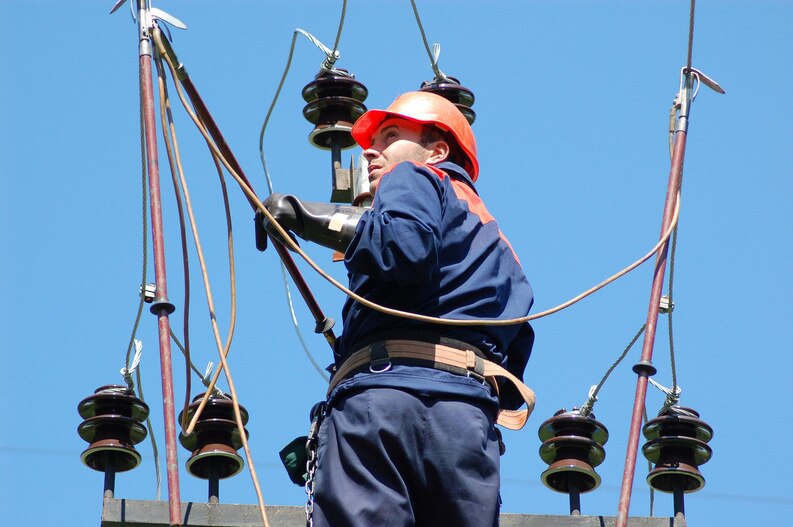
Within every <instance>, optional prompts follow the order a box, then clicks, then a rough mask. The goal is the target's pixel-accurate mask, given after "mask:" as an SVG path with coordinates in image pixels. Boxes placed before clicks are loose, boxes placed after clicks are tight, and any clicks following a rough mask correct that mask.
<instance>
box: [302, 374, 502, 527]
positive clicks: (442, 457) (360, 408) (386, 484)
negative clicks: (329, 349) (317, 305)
mask: <svg viewBox="0 0 793 527" xmlns="http://www.w3.org/2000/svg"><path fill="white" fill-rule="evenodd" d="M495 412H496V409H495V408H494V406H493V405H487V404H484V403H479V402H477V401H469V400H465V399H461V398H459V397H444V396H437V395H433V396H421V395H416V394H413V393H410V392H407V391H403V390H399V389H394V388H371V387H370V388H367V389H365V390H363V391H357V392H356V391H353V392H352V393H345V394H342V395H340V396H339V397H338V398H337V399H336V400H334V401H333V402H332V404H331V405H330V407H329V409H328V415H327V417H326V418H325V420H324V422H323V423H322V426H321V427H320V431H319V448H318V454H317V455H318V462H317V474H316V480H315V508H314V516H313V518H314V526H315V527H326V526H327V527H359V526H360V527H381V526H382V527H386V526H387V527H440V526H446V525H448V526H454V527H494V526H497V525H498V515H499V508H500V502H501V500H500V496H499V463H500V460H499V446H498V437H497V435H496V431H495V429H494V421H495Z"/></svg>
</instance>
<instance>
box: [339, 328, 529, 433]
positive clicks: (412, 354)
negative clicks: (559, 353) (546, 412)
mask: <svg viewBox="0 0 793 527" xmlns="http://www.w3.org/2000/svg"><path fill="white" fill-rule="evenodd" d="M391 359H397V360H398V361H400V362H402V361H404V362H407V363H411V364H416V365H421V366H427V367H431V368H435V369H439V370H444V371H448V372H451V373H456V374H458V375H471V374H473V375H475V376H478V377H480V378H484V379H486V380H487V381H488V382H489V383H490V384H491V385H493V386H496V381H495V378H496V377H503V378H506V379H507V380H509V381H510V382H511V383H512V384H513V385H514V386H515V388H517V389H518V392H520V395H521V397H522V398H523V400H524V401H525V402H526V405H527V408H526V409H524V410H504V409H500V410H499V412H498V418H497V419H496V423H498V424H499V425H501V426H503V427H505V428H509V429H510V430H520V429H521V428H523V425H525V424H526V421H527V420H528V419H529V415H531V412H532V411H533V410H534V403H535V401H536V397H535V395H534V392H533V391H532V390H531V388H529V387H528V386H526V385H525V384H523V382H521V380H520V379H518V378H517V377H515V376H514V375H513V374H512V373H510V372H509V371H507V370H506V369H505V368H503V367H502V366H500V365H498V364H496V363H495V362H492V361H489V360H487V359H484V358H482V357H480V356H478V355H477V354H476V353H474V352H473V351H470V350H462V349H457V348H453V347H450V346H445V345H443V344H435V343H430V342H420V341H416V340H400V339H392V340H382V341H378V342H375V343H374V344H371V345H369V346H366V347H364V348H361V349H359V350H358V351H356V352H354V353H353V354H352V355H350V357H349V358H348V359H347V360H345V361H344V363H343V364H342V365H341V366H340V367H339V369H338V371H336V373H335V374H334V375H333V378H332V379H331V381H330V386H329V387H328V394H329V395H330V392H331V391H333V389H334V388H335V387H336V386H337V385H338V384H339V383H340V382H341V381H342V380H344V379H345V378H346V377H347V376H349V375H350V374H351V373H352V372H356V371H357V370H359V369H361V368H363V367H365V366H367V365H370V368H371V371H374V372H377V371H384V370H383V365H385V366H386V367H387V365H388V364H389V363H390V360H391Z"/></svg>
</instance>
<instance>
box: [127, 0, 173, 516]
mask: <svg viewBox="0 0 793 527" xmlns="http://www.w3.org/2000/svg"><path fill="white" fill-rule="evenodd" d="M136 2H137V11H138V37H139V57H140V90H141V105H142V113H143V122H144V136H145V141H146V167H147V171H148V183H149V200H150V201H149V202H150V204H151V205H150V210H151V230H152V248H153V252H154V276H155V284H156V289H155V297H154V302H153V304H152V306H151V312H152V313H153V314H154V315H156V316H157V328H158V331H159V337H160V373H161V379H162V406H163V417H164V421H165V459H166V465H167V467H166V474H167V477H168V513H169V519H170V525H172V526H178V525H181V522H182V520H181V518H182V512H181V498H180V496H179V463H178V459H177V448H176V417H175V409H174V391H173V379H172V371H173V370H172V364H171V327H170V320H169V318H168V317H169V315H170V314H171V313H173V312H174V309H175V308H174V305H173V304H171V303H170V302H169V301H168V285H167V280H166V275H165V246H164V239H163V228H162V200H161V198H160V172H159V168H158V158H157V132H156V130H157V128H156V125H155V119H154V85H153V82H152V66H151V61H152V41H151V30H152V27H153V23H152V19H151V14H150V12H149V9H148V7H147V5H146V0H136Z"/></svg>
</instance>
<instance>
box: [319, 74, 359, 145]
mask: <svg viewBox="0 0 793 527" xmlns="http://www.w3.org/2000/svg"><path fill="white" fill-rule="evenodd" d="M368 95H369V90H367V89H366V86H364V85H363V84H361V83H360V82H358V81H357V80H355V76H354V75H353V74H351V73H349V72H347V71H345V70H340V69H333V70H320V71H319V73H317V75H316V76H315V77H314V80H313V81H311V82H309V83H308V84H306V86H305V87H304V88H303V99H305V101H306V102H307V103H308V104H306V106H305V107H304V108H303V116H305V118H306V119H307V120H308V122H310V123H311V124H313V125H315V126H314V130H313V131H312V132H311V133H310V134H309V136H308V139H309V141H311V144H313V145H314V146H316V147H317V148H322V149H325V150H329V149H331V148H332V147H333V144H334V143H338V145H339V146H340V148H349V147H351V146H353V145H354V144H355V139H353V138H352V135H351V134H350V131H351V130H352V125H353V123H355V121H357V120H358V118H359V117H360V116H362V115H363V114H364V113H365V112H366V106H364V104H363V101H364V100H366V97H367V96H368Z"/></svg>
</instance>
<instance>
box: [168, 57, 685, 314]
mask: <svg viewBox="0 0 793 527" xmlns="http://www.w3.org/2000/svg"><path fill="white" fill-rule="evenodd" d="M165 57H166V59H167V61H168V65H169V67H171V69H172V70H175V66H174V65H173V64H172V63H171V62H170V57H168V56H167V55H165ZM175 86H176V89H177V93H178V95H179V98H180V100H181V101H182V105H183V106H184V107H185V109H186V110H187V113H188V115H190V116H191V118H192V119H193V122H194V123H196V125H197V126H198V128H199V131H201V133H202V134H203V135H204V137H205V139H207V140H208V144H209V145H210V148H212V150H213V151H214V152H215V154H216V155H217V156H218V158H219V159H220V160H221V161H222V163H223V166H224V167H225V168H226V170H227V171H228V172H229V174H231V176H232V177H233V178H234V179H235V180H236V181H237V183H238V184H239V186H240V189H241V190H242V191H243V193H244V194H245V195H246V197H247V198H248V199H249V200H250V202H251V203H252V204H254V205H255V206H256V207H257V208H258V210H260V211H261V212H262V214H264V216H265V217H267V219H268V221H269V222H270V224H271V225H272V228H273V229H275V231H276V233H277V234H278V236H279V237H280V238H281V239H282V240H283V242H284V244H285V245H286V246H287V247H288V248H289V249H291V250H292V251H294V252H296V253H297V254H298V255H300V257H301V258H303V260H305V262H306V263H307V264H308V265H309V266H310V267H311V268H312V269H314V271H316V272H317V274H319V275H320V276H321V277H322V278H324V279H325V280H326V281H328V282H329V283H330V284H331V285H333V286H334V287H336V288H337V289H339V290H340V291H342V292H343V293H345V294H346V295H347V296H349V297H350V298H352V299H353V300H355V301H356V302H359V303H360V304H362V305H363V306H366V307H368V308H370V309H374V310H376V311H379V312H381V313H385V314H387V315H392V316H397V317H402V318H407V319H410V320H417V321H421V322H428V323H433V324H442V325H448V326H482V325H490V326H510V325H516V324H522V323H525V322H529V321H531V320H536V319H538V318H542V317H545V316H548V315H550V314H553V313H556V312H558V311H561V310H562V309H565V308H567V307H570V306H571V305H573V304H575V303H576V302H579V301H580V300H582V299H583V298H586V297H587V296H589V295H591V294H593V293H595V292H596V291H598V290H600V289H602V288H603V287H605V286H606V285H608V284H610V283H612V282H614V281H615V280H617V279H618V278H621V277H622V276H624V275H626V274H627V273H629V272H631V271H632V270H634V269H635V268H636V267H638V266H639V265H641V264H642V263H644V262H646V261H647V260H648V259H650V258H651V257H652V256H653V255H654V254H656V253H657V252H658V250H659V249H660V248H661V247H663V245H664V244H665V243H666V242H667V241H668V239H669V236H670V235H671V233H672V231H673V229H674V227H675V225H676V224H677V218H678V216H679V213H680V196H679V195H678V199H677V200H676V204H675V210H674V212H673V216H672V218H671V221H670V224H669V228H668V229H667V231H666V232H665V233H663V235H662V236H661V239H660V240H659V241H658V243H656V244H655V245H654V246H653V248H652V249H651V250H650V251H649V252H648V253H647V254H645V255H644V256H643V257H641V258H640V259H639V260H637V261H635V262H634V263H632V264H631V265H629V266H628V267H626V268H624V269H622V270H621V271H619V272H617V273H616V274H614V275H612V276H610V277H609V278H607V279H605V280H603V281H602V282H600V283H599V284H597V285H595V286H593V287H591V288H590V289H588V290H586V291H584V292H583V293H581V294H579V295H577V296H576V297H574V298H572V299H570V300H568V301H567V302H564V303H563V304H560V305H558V306H556V307H554V308H551V309H548V310H546V311H542V312H540V313H535V314H534V315H526V316H523V317H516V318H510V319H487V318H476V319H470V320H469V319H447V318H439V317H432V316H428V315H419V314H417V313H411V312H408V311H402V310H398V309H392V308H388V307H385V306H382V305H379V304H377V303H375V302H372V301H370V300H367V299H366V298H363V297H362V296H360V295H358V294H356V293H354V292H353V291H351V290H350V289H349V288H347V287H345V286H344V285H343V284H341V283H340V282H339V281H338V280H336V279H335V278H333V277H332V276H330V275H329V274H328V273H327V272H326V271H324V270H323V269H322V268H321V267H320V266H319V265H318V264H317V263H316V262H315V261H314V260H312V259H311V257H309V256H308V254H306V253H305V251H303V250H302V249H301V248H300V246H299V245H298V244H297V243H296V242H295V241H294V240H292V239H291V237H290V236H289V234H288V233H287V232H286V230H285V229H284V228H283V227H282V226H281V225H280V224H279V223H278V221H277V220H276V219H275V218H274V217H273V215H272V214H271V213H270V212H269V211H268V210H267V207H265V206H264V204H263V203H262V202H261V201H260V200H259V199H258V197H257V196H256V194H255V193H254V192H253V190H252V189H251V188H250V187H249V186H248V185H247V184H246V183H245V182H244V181H243V180H242V178H241V177H240V176H239V174H237V172H236V171H235V170H234V169H233V168H232V167H231V165H230V164H229V162H228V160H226V159H225V158H224V157H223V155H222V154H221V152H220V151H219V149H218V148H217V147H216V146H215V145H214V144H212V143H209V140H210V137H209V135H208V133H207V132H206V131H205V130H203V129H202V128H203V127H202V125H201V124H200V120H199V119H198V117H197V116H196V115H195V113H194V112H193V111H192V110H191V109H190V108H189V103H188V102H187V100H186V99H185V97H184V94H183V93H182V91H181V89H180V87H179V85H178V84H175Z"/></svg>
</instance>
